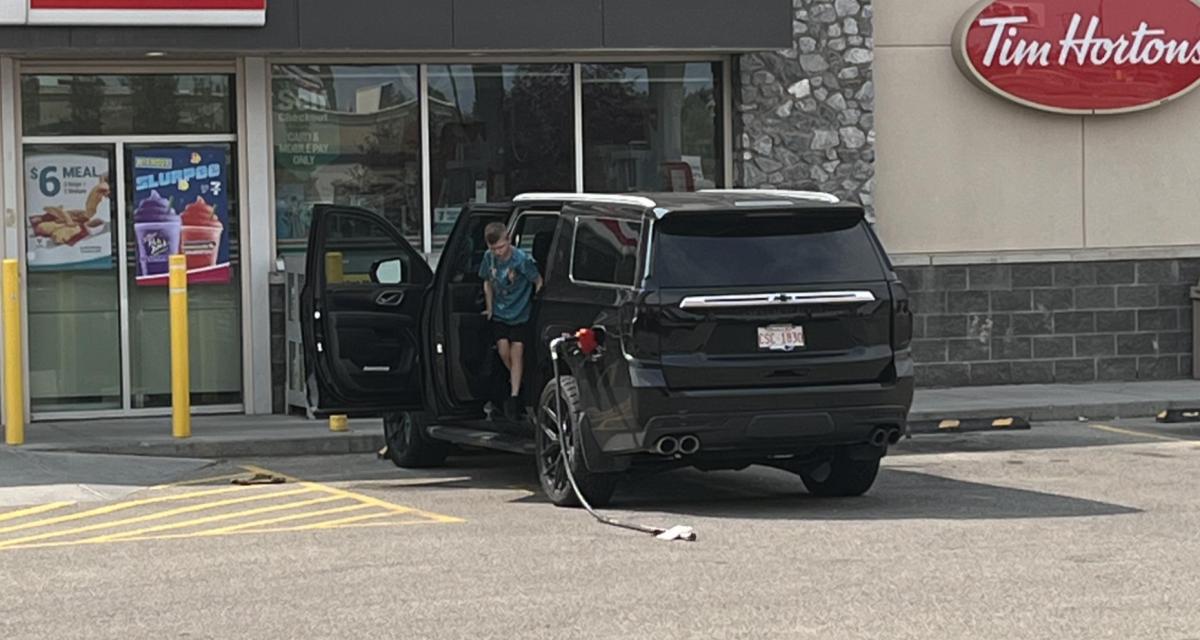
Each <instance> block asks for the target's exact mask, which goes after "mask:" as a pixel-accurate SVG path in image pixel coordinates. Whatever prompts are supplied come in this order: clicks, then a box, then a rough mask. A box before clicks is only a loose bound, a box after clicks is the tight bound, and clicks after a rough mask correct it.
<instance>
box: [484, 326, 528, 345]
mask: <svg viewBox="0 0 1200 640" xmlns="http://www.w3.org/2000/svg"><path fill="white" fill-rule="evenodd" d="M500 340H508V341H509V342H520V343H521V344H525V345H528V344H531V343H532V342H533V323H532V322H524V323H522V324H505V323H503V322H500V321H499V320H492V341H493V342H499V341H500Z"/></svg>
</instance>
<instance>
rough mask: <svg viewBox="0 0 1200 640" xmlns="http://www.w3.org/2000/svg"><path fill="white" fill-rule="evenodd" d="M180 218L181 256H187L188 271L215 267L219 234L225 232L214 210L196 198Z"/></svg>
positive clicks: (219, 242)
mask: <svg viewBox="0 0 1200 640" xmlns="http://www.w3.org/2000/svg"><path fill="white" fill-rule="evenodd" d="M181 218H182V222H183V232H182V235H181V238H182V239H181V243H182V246H183V254H184V255H185V256H187V267H188V271H191V270H193V269H206V268H209V267H215V266H216V265H217V256H218V254H219V250H220V248H221V234H223V233H224V232H225V225H223V224H221V218H220V217H218V216H217V213H216V210H215V209H213V206H212V205H210V204H208V203H207V202H205V200H204V198H203V197H200V196H197V197H196V200H195V202H192V203H191V204H189V205H188V206H187V208H186V209H184V210H183V215H182V216H181Z"/></svg>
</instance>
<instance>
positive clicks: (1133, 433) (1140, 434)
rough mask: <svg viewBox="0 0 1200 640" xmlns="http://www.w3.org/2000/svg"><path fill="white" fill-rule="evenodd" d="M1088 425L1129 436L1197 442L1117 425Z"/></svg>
mask: <svg viewBox="0 0 1200 640" xmlns="http://www.w3.org/2000/svg"><path fill="white" fill-rule="evenodd" d="M1088 426H1089V427H1091V428H1093V429H1099V430H1100V431H1108V432H1111V433H1120V434H1123V435H1127V436H1138V437H1141V438H1156V439H1158V440H1166V441H1168V442H1196V440H1194V439H1192V438H1176V437H1175V436H1166V435H1163V434H1161V433H1146V432H1145V431H1134V430H1132V429H1118V428H1117V427H1110V426H1108V425H1106V424H1089V425H1088Z"/></svg>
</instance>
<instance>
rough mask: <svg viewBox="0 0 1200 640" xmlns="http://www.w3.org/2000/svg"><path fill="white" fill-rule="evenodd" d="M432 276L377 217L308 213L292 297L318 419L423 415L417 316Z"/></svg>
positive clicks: (342, 210) (349, 211)
mask: <svg viewBox="0 0 1200 640" xmlns="http://www.w3.org/2000/svg"><path fill="white" fill-rule="evenodd" d="M432 281H433V273H432V271H431V270H430V268H429V265H428V264H426V262H425V260H424V259H423V258H422V257H421V254H420V253H418V252H417V251H415V250H414V249H413V248H412V246H411V245H409V243H408V241H406V240H405V239H404V237H403V236H402V235H401V234H400V233H399V232H398V231H397V230H396V228H395V227H393V226H392V225H391V224H390V223H388V222H387V221H386V220H384V219H383V218H381V217H379V216H377V215H375V214H374V213H371V212H370V211H366V210H363V209H357V208H353V207H342V206H336V205H317V206H316V207H315V208H314V209H313V217H312V225H311V228H310V231H309V235H308V256H307V258H306V272H305V282H304V288H303V290H302V291H301V294H300V305H301V327H302V330H303V334H304V362H305V369H306V371H305V373H306V377H307V380H308V393H309V398H310V401H311V404H312V405H313V406H315V407H316V412H317V413H318V414H319V415H332V414H345V415H376V414H381V413H386V412H393V411H403V410H415V409H420V408H421V407H422V405H423V404H424V403H423V398H422V379H421V375H422V374H421V372H422V367H421V357H422V353H423V351H422V345H423V342H422V335H421V333H422V330H421V312H422V308H423V306H424V304H425V292H426V289H427V288H428V287H429V284H430V283H431V282H432Z"/></svg>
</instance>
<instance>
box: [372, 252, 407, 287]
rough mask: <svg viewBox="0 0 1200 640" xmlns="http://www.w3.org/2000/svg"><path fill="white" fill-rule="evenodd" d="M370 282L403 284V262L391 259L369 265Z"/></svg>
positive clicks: (398, 259)
mask: <svg viewBox="0 0 1200 640" xmlns="http://www.w3.org/2000/svg"><path fill="white" fill-rule="evenodd" d="M371 282H374V283H375V284H402V283H403V282H404V262H403V261H402V260H400V258H391V259H389V260H380V261H379V262H376V263H375V264H373V265H371Z"/></svg>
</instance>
